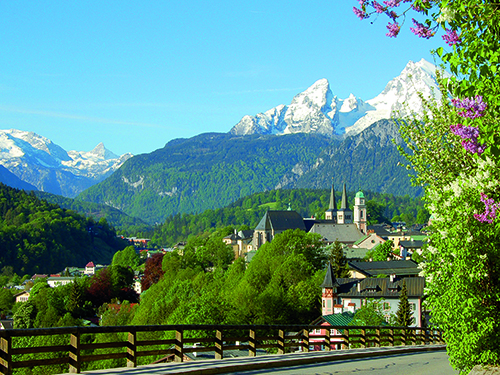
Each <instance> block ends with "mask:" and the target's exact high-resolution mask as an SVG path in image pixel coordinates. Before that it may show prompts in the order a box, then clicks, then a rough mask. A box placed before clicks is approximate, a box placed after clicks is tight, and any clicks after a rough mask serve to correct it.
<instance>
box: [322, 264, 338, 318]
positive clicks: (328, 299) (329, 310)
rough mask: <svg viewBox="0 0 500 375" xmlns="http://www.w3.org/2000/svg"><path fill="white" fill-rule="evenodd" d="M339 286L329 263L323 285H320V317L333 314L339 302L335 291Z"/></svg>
mask: <svg viewBox="0 0 500 375" xmlns="http://www.w3.org/2000/svg"><path fill="white" fill-rule="evenodd" d="M339 286H340V285H339V283H338V281H337V279H336V277H335V273H334V272H333V267H332V265H331V264H330V262H328V268H327V269H326V275H325V279H324V280H323V284H321V288H322V294H321V303H322V305H321V306H322V309H321V315H331V314H333V313H334V307H335V305H336V304H337V303H338V302H339V301H338V290H337V288H338V287H339Z"/></svg>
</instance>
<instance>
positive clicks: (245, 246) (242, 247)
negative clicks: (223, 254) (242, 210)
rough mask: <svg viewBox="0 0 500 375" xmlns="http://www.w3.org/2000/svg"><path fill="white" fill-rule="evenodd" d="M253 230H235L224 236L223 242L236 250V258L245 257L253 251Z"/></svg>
mask: <svg viewBox="0 0 500 375" xmlns="http://www.w3.org/2000/svg"><path fill="white" fill-rule="evenodd" d="M253 233H254V231H253V230H240V231H239V232H237V231H236V229H235V230H234V233H231V234H230V235H228V236H226V237H224V238H223V239H222V242H224V243H225V244H226V245H228V246H231V247H232V248H233V252H234V258H235V259H238V258H241V257H244V256H245V254H247V253H248V252H249V251H252V240H253Z"/></svg>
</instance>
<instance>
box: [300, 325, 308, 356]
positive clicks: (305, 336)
mask: <svg viewBox="0 0 500 375" xmlns="http://www.w3.org/2000/svg"><path fill="white" fill-rule="evenodd" d="M302 351H303V352H308V351H309V331H308V330H307V329H303V330H302Z"/></svg>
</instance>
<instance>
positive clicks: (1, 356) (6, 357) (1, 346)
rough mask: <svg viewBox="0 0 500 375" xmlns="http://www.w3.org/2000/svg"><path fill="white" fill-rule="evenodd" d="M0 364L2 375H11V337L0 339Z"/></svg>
mask: <svg viewBox="0 0 500 375" xmlns="http://www.w3.org/2000/svg"><path fill="white" fill-rule="evenodd" d="M0 350H1V353H0V363H1V365H2V367H1V371H2V374H3V375H12V337H10V336H7V337H2V338H1V339H0Z"/></svg>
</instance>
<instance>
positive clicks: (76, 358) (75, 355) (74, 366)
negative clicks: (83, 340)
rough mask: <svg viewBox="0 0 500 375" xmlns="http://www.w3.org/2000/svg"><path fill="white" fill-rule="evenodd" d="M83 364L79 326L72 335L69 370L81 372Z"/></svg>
mask: <svg viewBox="0 0 500 375" xmlns="http://www.w3.org/2000/svg"><path fill="white" fill-rule="evenodd" d="M81 366H82V363H81V358H80V330H79V329H78V328H77V330H76V332H75V333H72V334H71V336H70V350H69V372H71V373H76V374H79V373H80V372H81V370H82V368H81Z"/></svg>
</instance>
